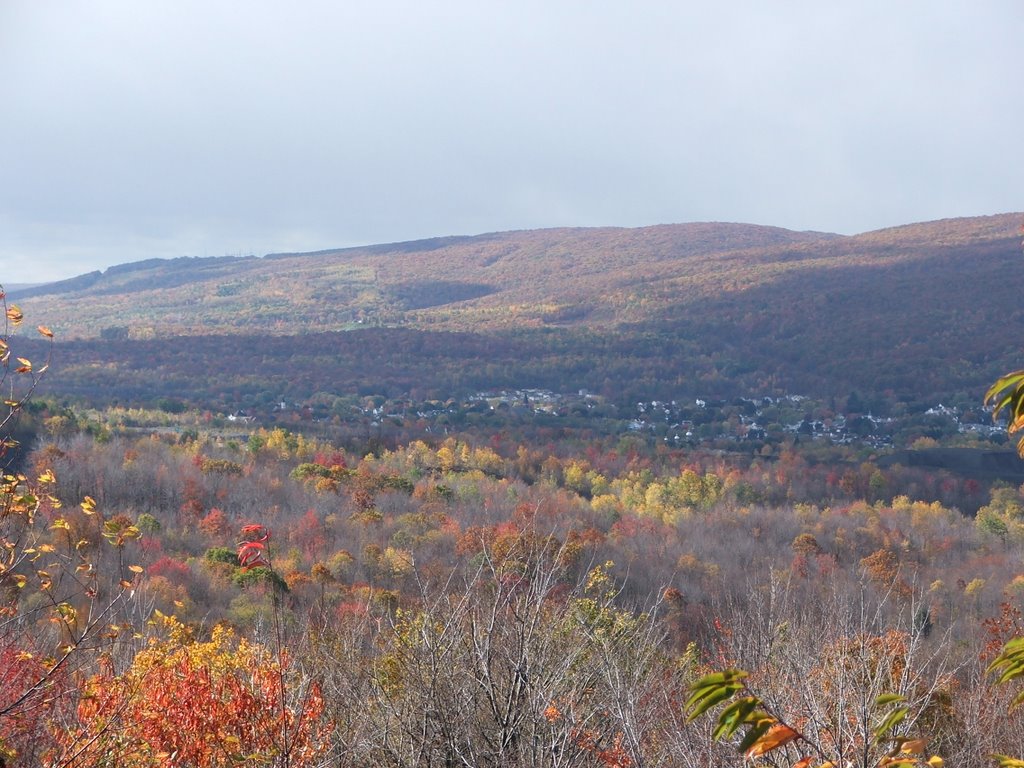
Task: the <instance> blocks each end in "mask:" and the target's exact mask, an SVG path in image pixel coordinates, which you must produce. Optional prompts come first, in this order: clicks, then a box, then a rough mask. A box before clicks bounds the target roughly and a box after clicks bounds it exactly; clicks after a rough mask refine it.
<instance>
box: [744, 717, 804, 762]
mask: <svg viewBox="0 0 1024 768" xmlns="http://www.w3.org/2000/svg"><path fill="white" fill-rule="evenodd" d="M799 737H800V734H799V733H797V732H796V731H794V730H793V729H792V728H790V727H789V726H788V725H785V724H783V723H776V724H775V725H773V726H772V727H771V728H769V729H768V731H767V732H766V733H765V735H764V736H762V737H761V738H760V739H758V740H757V741H755V742H754V745H753V746H752V747H751V748H750V749H748V750H747V757H760V756H761V755H765V754H767V753H769V752H771V751H772V750H773V749H777V748H779V747H781V746H782V745H784V744H788V743H789V742H791V741H793V740H794V739H797V738H799Z"/></svg>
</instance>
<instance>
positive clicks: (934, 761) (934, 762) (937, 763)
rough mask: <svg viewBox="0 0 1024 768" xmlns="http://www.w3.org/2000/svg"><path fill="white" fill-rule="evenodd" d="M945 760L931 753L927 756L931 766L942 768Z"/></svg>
mask: <svg viewBox="0 0 1024 768" xmlns="http://www.w3.org/2000/svg"><path fill="white" fill-rule="evenodd" d="M945 762H946V761H945V760H943V759H942V758H941V757H939V756H938V755H932V756H931V757H929V758H928V765H930V766H931V767H932V768H942V766H943V764H944V763H945Z"/></svg>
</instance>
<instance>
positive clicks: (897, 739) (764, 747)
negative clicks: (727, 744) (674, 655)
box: [684, 669, 1017, 768]
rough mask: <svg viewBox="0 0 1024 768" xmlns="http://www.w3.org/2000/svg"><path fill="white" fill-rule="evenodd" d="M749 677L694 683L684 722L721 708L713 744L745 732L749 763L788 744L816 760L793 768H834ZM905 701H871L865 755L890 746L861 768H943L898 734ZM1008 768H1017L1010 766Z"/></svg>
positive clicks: (922, 744)
mask: <svg viewBox="0 0 1024 768" xmlns="http://www.w3.org/2000/svg"><path fill="white" fill-rule="evenodd" d="M749 676H750V675H749V673H748V672H746V671H745V670H742V669H727V670H724V671H721V672H716V673H714V674H710V675H706V676H705V677H702V678H701V679H700V680H697V681H696V682H695V683H692V684H691V685H690V687H689V691H690V698H689V699H688V700H687V702H686V704H685V706H684V710H685V712H686V718H687V720H688V721H693V720H695V719H697V718H698V717H701V716H702V715H704V714H706V713H708V712H709V711H711V710H712V709H714V708H715V707H716V706H718V705H722V704H725V706H724V707H723V708H722V710H721V712H719V714H718V723H717V725H716V726H715V729H714V731H713V732H712V734H711V736H712V738H713V739H714V740H715V741H723V740H728V739H732V738H733V737H734V736H736V734H737V733H739V732H740V731H741V729H745V730H744V732H743V735H742V737H741V738H740V741H739V743H738V744H737V749H738V750H739V751H740V752H742V753H743V754H744V756H745V757H747V758H754V757H764V756H765V755H768V753H770V752H774V751H775V750H777V749H780V748H782V747H786V746H787V745H790V744H792V745H793V746H794V747H795V748H796V749H797V752H798V754H799V753H800V752H807V751H810V752H813V753H814V756H804V755H802V754H800V755H799V758H798V759H797V761H796V762H795V763H792V765H793V768H834V767H835V766H836V765H837V763H836V762H834V761H833V760H829V759H827V758H828V756H827V755H826V750H825V749H824V748H823V747H822V746H821V745H819V744H815V743H813V742H812V741H811V740H810V739H809V738H808V737H807V736H805V735H804V734H803V733H801V732H800V731H799V730H798V729H797V728H795V727H794V726H793V725H790V724H788V723H786V722H785V721H784V720H783V719H782V718H781V717H778V716H776V715H774V714H772V713H771V712H770V711H768V707H767V706H766V705H765V703H764V702H763V701H762V700H761V699H760V698H759V697H758V696H756V695H755V694H754V693H753V692H752V691H751V690H750V689H749V688H748V687H747V684H746V683H745V682H744V681H745V680H746V679H747V678H749ZM740 694H744V695H740ZM904 701H905V698H904V697H903V696H900V695H898V694H893V693H889V694H883V695H881V696H879V697H878V698H877V699H875V709H876V710H879V711H880V712H882V713H884V714H883V715H882V717H881V720H880V721H879V723H878V725H877V726H875V727H874V728H873V729H872V731H873V736H874V739H873V743H872V744H871V745H869V747H868V745H865V746H866V747H868V748H867V749H865V751H864V754H865V755H868V753H869V751H870V750H871V749H875V748H878V747H880V746H881V745H883V744H891V745H892V746H891V747H890V748H889V749H887V750H885V751H882V752H879V753H878V754H877V755H876V756H874V757H871V758H869V760H867V761H866V762H865V764H866V765H871V766H876V767H877V768H923V766H928V767H929V768H941V766H942V765H943V760H942V758H941V757H939V756H938V755H932V756H930V757H928V758H925V757H924V756H923V755H924V753H925V749H926V748H927V743H928V742H927V739H924V738H917V737H909V736H905V735H897V730H898V729H899V727H900V725H901V724H902V723H903V721H904V720H905V719H906V717H907V714H908V712H909V708H908V707H906V706H904V705H903V703H904ZM727 702H728V703H727ZM801 748H802V749H801ZM1009 765H1010V766H1011V768H1017V766H1015V765H1013V764H1009Z"/></svg>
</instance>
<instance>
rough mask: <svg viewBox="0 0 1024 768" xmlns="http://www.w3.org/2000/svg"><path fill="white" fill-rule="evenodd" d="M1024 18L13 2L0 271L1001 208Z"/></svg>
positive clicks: (719, 8) (840, 223) (4, 94)
mask: <svg viewBox="0 0 1024 768" xmlns="http://www.w3.org/2000/svg"><path fill="white" fill-rule="evenodd" d="M833 6H835V7H833ZM1022 22H1024V6H1022V5H1021V4H1020V3H1019V2H1017V0H1003V1H1001V2H1000V1H998V0H994V1H993V2H986V3H974V2H971V3H968V2H948V3H941V4H936V3H925V2H921V1H918V0H912V1H910V2H903V3H897V4H893V3H887V2H881V0H869V1H867V2H861V3H850V4H842V5H840V4H822V3H816V2H802V1H797V0H793V1H789V2H780V3H762V2H755V0H744V1H742V2H736V3H729V4H710V3H691V2H681V3H680V2H668V1H667V0H666V2H635V3H628V4H627V3H611V2H582V0H580V1H579V2H568V1H566V2H561V1H560V2H550V1H548V2H533V1H521V2H517V3H479V2H468V1H463V0H459V1H458V2H455V1H452V2H436V3H423V2H379V3H356V2H344V3H338V2H328V1H327V0H323V1H322V2H321V1H314V0H307V1H306V2H303V3H301V4H287V5H286V4H284V3H276V2H264V1H255V2H248V3H244V4H239V3H228V2H209V1H208V0H207V1H206V2H198V1H195V0H175V1H173V2H172V1H170V0H148V1H147V2H145V3H135V2H129V0H108V1H104V0H69V1H68V2H59V3H37V2H34V1H33V0H8V1H7V2H5V3H3V4H0V104H3V107H4V108H3V118H2V119H0V169H2V171H0V173H2V174H3V181H4V183H3V184H2V185H0V280H3V281H5V282H17V281H22V280H46V279H57V278H61V277H66V276H69V275H72V274H77V273H80V272H84V271H88V270H90V269H95V268H102V267H104V266H108V265H110V264H114V263H120V262H125V261H133V260H137V259H142V258H149V257H152V256H165V257H166V256H179V255H204V254H207V255H221V254H224V253H250V252H252V253H265V252H270V251H280V250H305V249H316V248H326V247H333V246H341V245H351V244H357V243H369V242H382V241H390V240H401V239H411V238H416V237H427V236H434V235H445V234H472V233H476V232H481V231H493V230H503V229H520V228H533V227H544V226H562V225H570V226H571V225H623V226H639V225H644V224H653V223H659V222H670V221H698V220H720V221H746V222H755V223H764V224H775V225H779V226H785V227H790V228H794V229H820V230H830V231H839V232H845V233H853V232H860V231H865V230H869V229H875V228H879V227H883V226H889V225H893V224H899V223H907V222H911V221H921V220H927V219H935V218H942V217H947V216H958V215H976V214H985V213H996V212H1002V211H1006V210H1015V209H1019V208H1020V207H1021V205H1020V202H1019V200H1020V197H1019V187H1020V180H1019V178H1018V177H1019V169H1020V167H1021V161H1020V152H1021V149H1020V141H1019V132H1020V125H1021V124H1022V119H1021V118H1022V117H1024V115H1022V112H1024V106H1022V102H1021V100H1020V97H1019V86H1020V74H1019V73H1020V72H1022V71H1024V53H1022V49H1021V46H1020V45H1019V41H1018V40H1017V39H1016V37H1017V36H1018V35H1019V30H1020V29H1021V28H1022Z"/></svg>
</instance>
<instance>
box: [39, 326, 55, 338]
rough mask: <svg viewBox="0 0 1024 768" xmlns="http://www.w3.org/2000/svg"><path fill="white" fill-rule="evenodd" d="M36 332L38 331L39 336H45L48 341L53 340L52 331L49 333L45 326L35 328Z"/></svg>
mask: <svg viewBox="0 0 1024 768" xmlns="http://www.w3.org/2000/svg"><path fill="white" fill-rule="evenodd" d="M36 330H37V331H39V332H40V333H41V334H43V336H45V337H46V338H48V339H52V338H53V331H51V330H50V329H49V328H47V327H46V326H45V325H40V326H39V327H38V328H36Z"/></svg>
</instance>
